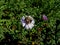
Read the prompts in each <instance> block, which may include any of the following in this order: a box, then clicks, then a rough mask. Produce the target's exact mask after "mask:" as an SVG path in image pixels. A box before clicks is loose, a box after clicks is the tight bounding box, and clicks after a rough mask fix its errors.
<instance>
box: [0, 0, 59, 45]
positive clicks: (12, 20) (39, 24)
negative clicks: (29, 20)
mask: <svg viewBox="0 0 60 45" xmlns="http://www.w3.org/2000/svg"><path fill="white" fill-rule="evenodd" d="M42 13H43V14H45V15H46V16H47V17H48V21H43V20H42ZM25 15H30V16H32V17H33V18H34V19H35V26H34V28H33V29H31V30H26V29H24V28H23V27H22V25H21V22H20V19H21V18H22V16H25ZM56 20H60V0H0V42H4V41H3V40H4V39H6V35H5V34H6V33H8V35H11V36H12V38H13V39H11V38H10V37H9V36H7V37H9V38H7V42H8V43H10V42H9V39H10V40H11V41H13V42H14V41H15V40H17V42H18V41H20V42H19V43H20V44H25V45H32V44H30V43H32V42H36V43H35V44H37V45H39V44H40V45H57V44H58V43H60V25H58V26H57V29H56ZM44 23H47V26H45V27H44ZM38 28H43V29H38ZM56 30H57V32H56V33H55V31H56ZM26 35H27V36H26ZM37 37H38V38H37ZM5 41H6V40H5ZM17 42H15V43H17ZM56 43H57V44H56ZM5 44H6V43H5ZM2 45H4V44H2ZM6 45H8V44H6ZM11 45H13V44H11Z"/></svg>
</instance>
